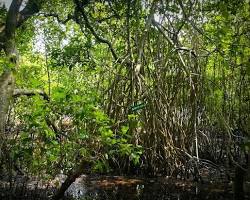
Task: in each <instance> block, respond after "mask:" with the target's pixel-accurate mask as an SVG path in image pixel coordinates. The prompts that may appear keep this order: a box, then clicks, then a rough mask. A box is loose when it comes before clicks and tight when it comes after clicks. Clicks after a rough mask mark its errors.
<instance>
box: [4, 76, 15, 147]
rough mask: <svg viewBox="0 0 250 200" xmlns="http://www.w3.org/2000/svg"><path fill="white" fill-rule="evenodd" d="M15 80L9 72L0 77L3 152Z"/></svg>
mask: <svg viewBox="0 0 250 200" xmlns="http://www.w3.org/2000/svg"><path fill="white" fill-rule="evenodd" d="M14 85H15V79H14V76H13V73H12V72H11V71H5V72H4V73H3V74H2V75H1V76H0V142H1V143H0V149H1V151H2V150H3V149H2V148H3V142H4V135H5V123H6V116H7V112H8V108H9V105H10V100H11V97H12V94H13V91H14Z"/></svg>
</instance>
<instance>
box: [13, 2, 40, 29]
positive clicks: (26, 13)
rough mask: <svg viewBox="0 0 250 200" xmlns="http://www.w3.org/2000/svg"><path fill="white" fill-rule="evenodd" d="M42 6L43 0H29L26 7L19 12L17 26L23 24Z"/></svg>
mask: <svg viewBox="0 0 250 200" xmlns="http://www.w3.org/2000/svg"><path fill="white" fill-rule="evenodd" d="M40 8H41V1H39V0H29V1H28V3H27V4H26V6H25V8H24V9H23V10H21V11H20V12H19V15H18V22H17V27H19V26H21V25H22V24H23V23H24V22H25V21H26V20H27V19H29V18H30V17H32V16H33V15H34V14H35V13H38V12H39V10H40Z"/></svg>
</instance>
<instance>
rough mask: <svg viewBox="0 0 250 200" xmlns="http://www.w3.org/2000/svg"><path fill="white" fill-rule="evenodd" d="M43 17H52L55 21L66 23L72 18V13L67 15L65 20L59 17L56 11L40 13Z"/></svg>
mask: <svg viewBox="0 0 250 200" xmlns="http://www.w3.org/2000/svg"><path fill="white" fill-rule="evenodd" d="M40 15H42V16H43V17H54V18H56V19H57V21H58V22H59V23H61V24H66V23H67V22H68V21H70V20H72V19H74V16H73V15H70V14H69V15H68V17H67V18H66V19H65V20H62V19H60V17H59V15H58V14H56V13H40Z"/></svg>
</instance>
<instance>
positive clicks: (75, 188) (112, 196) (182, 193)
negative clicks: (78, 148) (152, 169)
mask: <svg viewBox="0 0 250 200" xmlns="http://www.w3.org/2000/svg"><path fill="white" fill-rule="evenodd" d="M66 196H67V197H68V198H65V199H83V200H90V199H92V200H165V199H166V200H195V199H199V200H203V199H207V200H226V199H228V200H230V199H233V193H232V186H231V184H230V183H203V184H194V183H192V182H188V181H177V180H170V179H164V178H161V179H133V178H124V177H103V178H92V179H84V180H78V181H76V183H74V184H73V185H71V187H70V188H69V189H68V191H67V192H66ZM246 199H248V197H246Z"/></svg>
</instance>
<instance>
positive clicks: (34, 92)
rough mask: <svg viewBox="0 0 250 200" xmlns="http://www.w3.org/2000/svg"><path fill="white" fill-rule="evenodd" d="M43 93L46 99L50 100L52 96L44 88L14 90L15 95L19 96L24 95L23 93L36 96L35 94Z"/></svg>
mask: <svg viewBox="0 0 250 200" xmlns="http://www.w3.org/2000/svg"><path fill="white" fill-rule="evenodd" d="M37 94H38V95H41V96H42V97H43V99H44V100H46V101H49V100H50V98H49V96H48V95H47V94H46V93H45V92H44V91H42V90H36V89H34V90H27V89H15V90H14V92H13V95H12V96H13V97H19V96H22V95H25V96H34V95H37Z"/></svg>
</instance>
